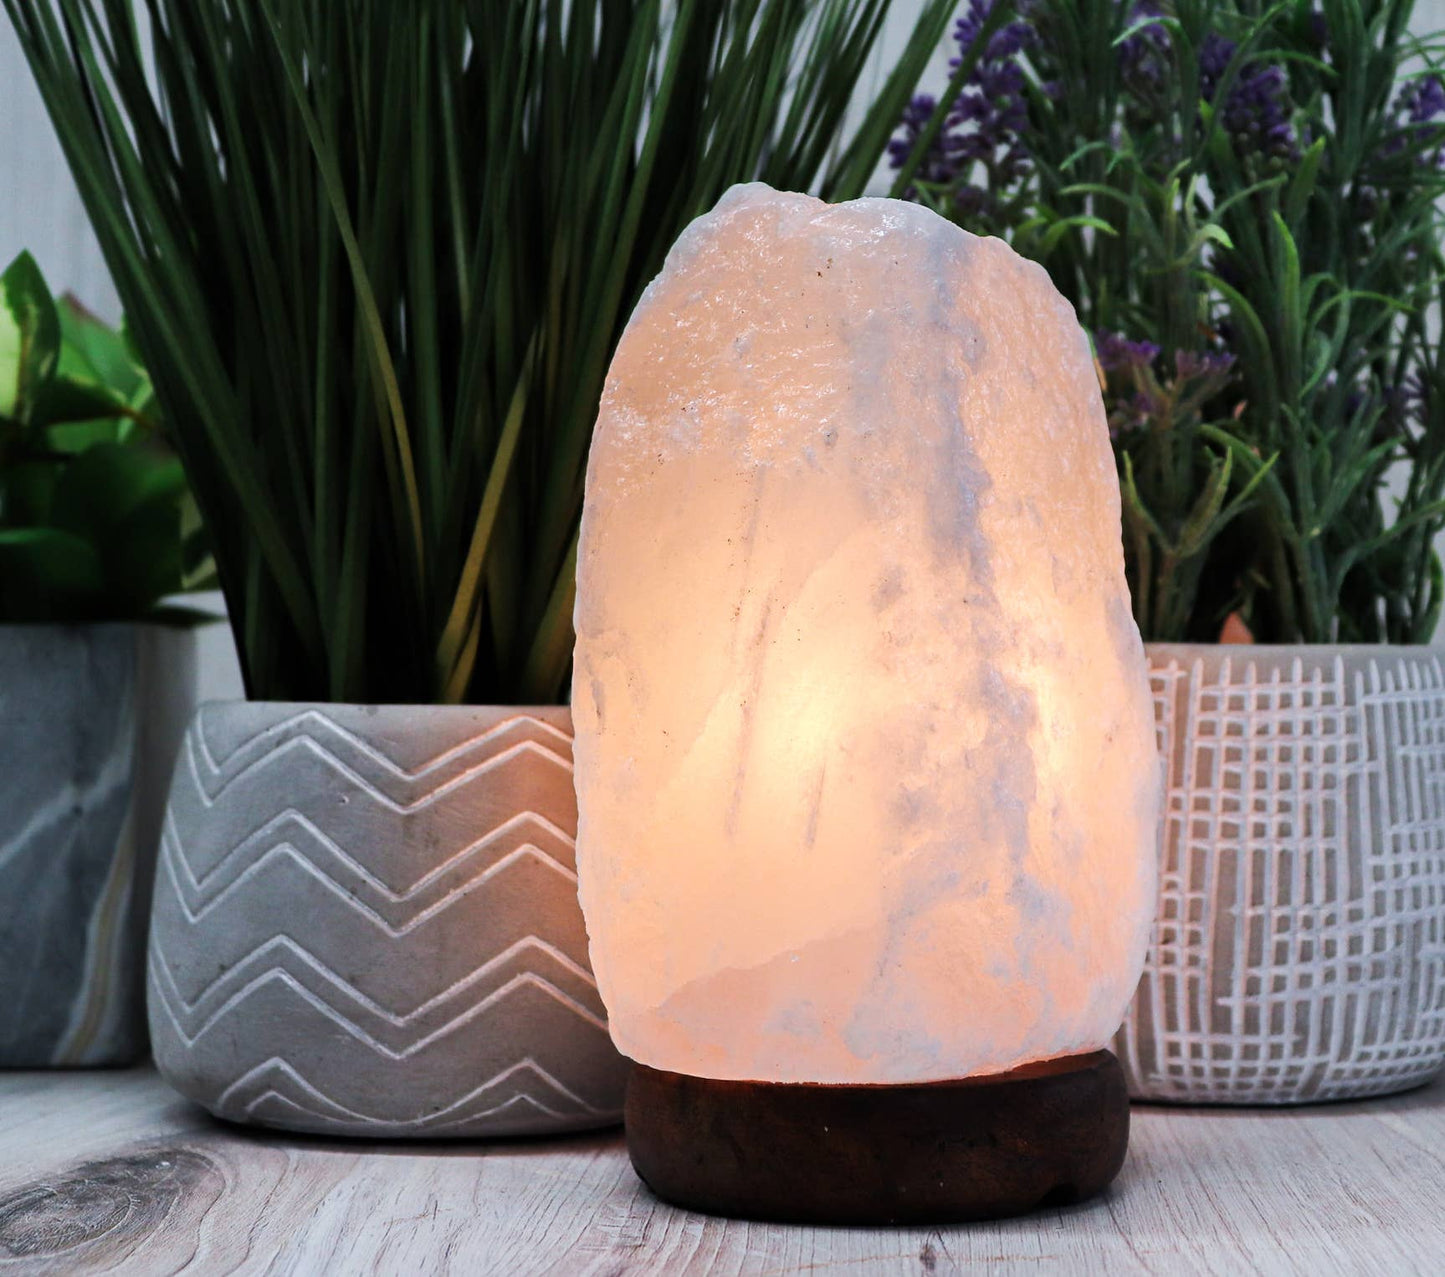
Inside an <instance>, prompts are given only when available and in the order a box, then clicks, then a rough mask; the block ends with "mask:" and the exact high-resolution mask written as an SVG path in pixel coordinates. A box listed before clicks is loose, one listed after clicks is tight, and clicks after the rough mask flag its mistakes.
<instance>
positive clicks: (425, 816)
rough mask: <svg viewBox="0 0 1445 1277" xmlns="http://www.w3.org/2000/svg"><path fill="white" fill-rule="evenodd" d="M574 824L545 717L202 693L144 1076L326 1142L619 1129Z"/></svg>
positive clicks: (556, 740) (160, 938) (554, 727)
mask: <svg viewBox="0 0 1445 1277" xmlns="http://www.w3.org/2000/svg"><path fill="white" fill-rule="evenodd" d="M576 831H577V804H576V796H575V793H574V791H573V785H572V726H571V716H570V714H569V712H568V711H567V710H566V709H565V708H558V707H549V708H545V709H514V708H475V707H432V706H421V707H418V706H398V705H389V706H356V705H319V704H318V705H287V704H263V703H247V702H231V703H226V704H216V705H207V706H203V707H202V708H201V710H200V711H199V712H198V713H197V715H196V718H195V720H194V722H193V723H192V726H191V730H190V732H189V733H188V734H187V736H186V741H185V745H184V747H183V748H182V750H181V754H180V757H179V759H178V760H177V764H176V773H175V779H174V783H173V785H172V790H171V804H170V810H169V813H168V818H167V824H166V831H165V835H164V838H163V840H162V851H161V866H162V867H161V871H160V874H159V877H158V879H157V887H156V899H155V909H154V916H153V922H152V928H151V948H150V1017H151V1033H152V1037H153V1039H154V1044H155V1057H156V1063H157V1065H158V1066H159V1067H160V1070H161V1072H162V1074H163V1075H164V1076H165V1077H166V1079H167V1080H168V1081H169V1082H171V1084H172V1085H174V1086H175V1087H176V1088H177V1089H178V1090H180V1091H181V1092H183V1093H184V1094H185V1095H187V1096H189V1097H190V1098H191V1099H193V1100H195V1101H197V1102H198V1103H200V1104H202V1105H204V1106H205V1107H206V1108H207V1109H209V1110H210V1111H211V1112H212V1113H214V1114H216V1115H217V1116H219V1117H223V1118H227V1119H229V1120H231V1121H236V1122H248V1123H254V1124H256V1125H261V1126H278V1127H284V1128H289V1129H292V1130H301V1131H311V1132H316V1133H321V1134H328V1135H329V1134H344V1135H364V1136H368V1137H372V1138H375V1137H377V1136H406V1137H434V1136H459V1135H516V1134H539V1133H545V1132H554V1131H571V1130H583V1129H586V1128H589V1127H598V1126H606V1125H611V1124H614V1123H616V1122H618V1121H619V1120H620V1119H621V1111H622V1098H623V1089H624V1085H625V1080H626V1072H625V1064H624V1062H623V1060H622V1058H621V1057H620V1056H619V1055H618V1054H617V1052H616V1051H615V1050H614V1048H613V1046H612V1043H611V1040H610V1039H609V1037H608V1034H607V1021H606V1012H605V1011H604V1009H603V1006H602V1001H601V999H600V998H599V997H598V994H597V987H596V984H595V982H594V981H593V979H592V974H591V970H590V968H589V966H588V960H587V933H586V929H585V927H584V925H583V922H582V911H581V908H580V906H579V905H578V903H577V877H576V863H575V853H574V846H573V841H574V838H575V836H576Z"/></svg>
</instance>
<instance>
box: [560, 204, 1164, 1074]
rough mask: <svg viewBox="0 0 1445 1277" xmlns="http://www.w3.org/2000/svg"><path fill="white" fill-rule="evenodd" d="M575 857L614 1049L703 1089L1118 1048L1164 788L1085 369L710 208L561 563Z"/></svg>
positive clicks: (998, 292)
mask: <svg viewBox="0 0 1445 1277" xmlns="http://www.w3.org/2000/svg"><path fill="white" fill-rule="evenodd" d="M576 621H577V650H576V665H575V673H574V684H573V712H574V718H575V723H576V729H577V744H576V766H577V772H576V774H577V783H578V795H579V800H580V807H581V823H580V830H579V841H578V864H579V872H580V875H581V889H582V901H583V907H584V911H585V913H586V916H587V922H588V929H589V933H590V936H591V947H592V960H593V964H594V967H595V970H596V974H597V978H598V981H599V985H600V988H601V992H602V995H603V998H604V1000H605V1002H606V1003H607V1007H608V1010H609V1013H610V1018H611V1025H612V1033H613V1037H614V1040H615V1041H616V1043H617V1045H618V1047H619V1048H620V1049H621V1050H622V1051H623V1052H624V1053H625V1054H627V1055H629V1056H631V1057H633V1058H634V1059H637V1060H640V1061H642V1062H644V1063H646V1064H649V1065H652V1066H653V1067H655V1068H663V1069H670V1070H674V1071H677V1072H682V1073H691V1074H695V1075H699V1076H705V1077H716V1078H747V1079H774V1080H779V1081H803V1082H904V1081H924V1080H934V1079H943V1078H952V1077H962V1076H968V1075H972V1074H980V1073H990V1072H995V1071H1000V1070H1004V1069H1008V1068H1010V1067H1013V1066H1015V1065H1017V1064H1020V1063H1022V1062H1025V1061H1028V1060H1034V1059H1042V1058H1047V1057H1051V1056H1058V1055H1064V1054H1070V1053H1073V1052H1078V1051H1087V1050H1092V1049H1095V1048H1098V1047H1101V1046H1103V1045H1105V1044H1106V1043H1107V1042H1108V1041H1109V1039H1110V1037H1111V1036H1112V1035H1113V1033H1114V1030H1115V1029H1116V1028H1117V1027H1118V1025H1119V1022H1120V1020H1121V1019H1122V1016H1123V1012H1124V1009H1125V1007H1126V1005H1127V1004H1128V1001H1129V998H1130V995H1131V994H1132V993H1133V991H1134V987H1135V984H1136V982H1137V981H1138V978H1139V972H1140V967H1141V963H1142V959H1143V952H1144V947H1145V942H1146V939H1147V936H1148V931H1149V926H1150V922H1151V916H1152V907H1153V901H1154V872H1155V869H1154V866H1155V837H1156V826H1157V821H1158V807H1159V779H1160V777H1159V764H1158V761H1157V754H1156V750H1155V742H1154V729H1153V722H1152V715H1151V711H1150V704H1149V696H1148V688H1147V677H1146V671H1145V665H1144V655H1143V649H1142V646H1141V644H1140V641H1139V636H1138V633H1137V631H1136V629H1135V627H1134V624H1133V621H1132V619H1131V616H1130V610H1129V604H1128V597H1127V591H1126V586H1125V581H1124V570H1123V559H1122V552H1121V549H1120V540H1119V498H1118V488H1117V480H1116V478H1115V472H1114V467H1113V461H1112V457H1111V453H1110V448H1109V440H1108V433H1107V426H1106V424H1105V420H1104V412H1103V408H1102V404H1101V402H1100V397H1099V390H1098V386H1097V383H1096V381H1095V377H1094V372H1093V368H1092V364H1091V360H1090V356H1089V352H1088V348H1087V344H1086V341H1085V338H1084V336H1083V334H1082V332H1081V331H1080V329H1079V326H1078V323H1077V322H1076V320H1075V317H1074V314H1073V312H1072V310H1071V309H1070V308H1069V306H1068V304H1067V303H1066V302H1065V301H1064V300H1063V299H1062V298H1061V297H1060V296H1059V294H1058V293H1057V292H1056V291H1055V289H1054V288H1053V286H1052V284H1051V283H1050V282H1049V279H1048V277H1047V275H1046V274H1045V272H1044V271H1043V270H1042V269H1041V268H1039V267H1038V266H1036V265H1033V264H1031V263H1028V262H1025V261H1024V260H1023V259H1022V258H1020V257H1018V256H1017V255H1016V254H1015V253H1014V252H1013V251H1012V250H1010V249H1009V248H1008V247H1007V246H1005V245H1004V244H1003V243H1002V242H1000V241H997V240H990V239H979V238H976V237H974V236H972V235H969V234H967V233H965V232H964V231H961V230H959V229H957V228H956V227H954V226H951V225H950V224H948V223H947V222H945V221H944V220H943V219H941V218H939V217H937V216H936V215H934V214H933V213H931V212H928V211H927V210H925V209H922V208H919V207H917V206H914V205H909V204H904V203H899V202H895V201H891V200H876V199H865V200H858V201H856V202H853V203H849V204H842V205H831V206H830V205H825V204H823V203H821V202H819V201H817V200H814V199H811V198H808V197H806V196H801V195H788V194H779V193H776V192H773V191H771V190H769V189H768V188H766V187H763V186H758V185H753V186H744V187H735V188H734V189H732V190H731V191H729V192H728V193H727V195H725V196H724V197H723V199H722V201H721V202H720V203H719V204H718V206H717V208H716V209H714V210H713V211H712V212H711V213H709V214H708V215H706V216H705V217H702V218H700V219H698V220H697V221H696V222H694V223H693V224H692V226H691V227H690V228H689V229H688V230H687V231H686V233H685V234H684V235H683V236H682V237H681V239H680V240H679V241H678V243H677V245H676V246H675V248H674V249H673V251H672V253H671V254H670V255H669V257H668V259H667V263H666V266H665V268H664V269H663V272H662V274H661V275H660V276H659V277H658V278H657V279H656V280H655V281H654V282H653V284H652V285H651V287H650V288H649V289H648V290H647V292H646V294H645V295H644V297H643V299H642V301H641V302H640V303H639V304H638V307H637V310H636V313H635V314H634V315H633V317H632V320H631V322H630V324H629V325H628V328H627V331H626V334H625V336H624V337H623V340H622V343H621V346H620V348H619V350H618V352H617V355H616V358H615V359H614V361H613V364H612V368H611V371H610V373H609V375H608V380H607V388H606V392H605V394H604V396H603V401H602V407H601V413H600V416H599V418H598V423H597V431H596V436H595V439H594V442H593V445H592V454H591V459H590V464H589V468H588V475H587V500H586V509H585V513H584V516H583V526H582V540H581V548H580V556H579V561H578V601H577V612H576Z"/></svg>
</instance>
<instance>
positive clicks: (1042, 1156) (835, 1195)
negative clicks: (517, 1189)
mask: <svg viewBox="0 0 1445 1277" xmlns="http://www.w3.org/2000/svg"><path fill="white" fill-rule="evenodd" d="M1128 1143H1129V1095H1128V1092H1127V1091H1126V1090H1125V1087H1124V1074H1123V1070H1122V1069H1121V1068H1120V1067H1119V1061H1118V1060H1116V1059H1115V1058H1114V1056H1113V1055H1112V1054H1111V1053H1110V1052H1108V1051H1096V1052H1094V1053H1093V1054H1090V1055H1076V1056H1069V1057H1067V1058H1065V1059H1059V1060H1048V1061H1045V1062H1043V1063H1040V1064H1031V1065H1028V1066H1026V1067H1024V1068H1021V1069H1015V1070H1013V1071H1011V1072H1009V1073H996V1074H993V1075H990V1076H987V1077H971V1078H961V1079H959V1080H958V1081H954V1082H927V1083H918V1084H910V1085H901V1086H839V1085H821V1084H819V1085H814V1084H799V1083H786V1082H724V1081H717V1080H715V1079H710V1078H698V1077H688V1076H686V1075H684V1074H680V1073H666V1072H662V1071H660V1070H657V1069H650V1068H648V1067H646V1066H645V1065H641V1064H634V1065H633V1070H632V1079H631V1081H630V1082H629V1084H628V1091H627V1151H628V1153H629V1154H630V1155H631V1157H632V1165H633V1167H634V1168H636V1170H637V1173H638V1175H640V1176H641V1177H642V1179H643V1180H644V1181H645V1182H646V1184H647V1186H648V1187H649V1188H651V1189H652V1191H653V1192H654V1193H656V1194H657V1196H659V1197H661V1198H662V1199H663V1200H664V1201H669V1202H672V1203H674V1204H675V1205H678V1206H685V1207H688V1208H690V1209H692V1210H699V1211H705V1212H707V1213H708V1214H711V1215H732V1216H738V1217H741V1218H745V1219H771V1220H784V1221H789V1222H794V1223H816V1224H902V1223H947V1222H953V1221H959V1220H969V1219H993V1218H998V1217H1000V1216H1004V1215H1018V1214H1021V1213H1023V1212H1024V1211H1029V1210H1033V1209H1034V1208H1035V1207H1038V1206H1055V1205H1063V1204H1066V1203H1069V1202H1078V1201H1082V1200H1083V1199H1085V1198H1087V1197H1092V1196H1093V1195H1094V1194H1095V1193H1098V1192H1100V1191H1102V1190H1103V1189H1104V1188H1105V1187H1107V1186H1108V1184H1109V1182H1110V1181H1111V1180H1112V1179H1113V1178H1114V1176H1115V1175H1117V1174H1118V1172H1119V1168H1120V1167H1121V1166H1122V1165H1123V1164H1124V1151H1125V1149H1126V1148H1127V1147H1128Z"/></svg>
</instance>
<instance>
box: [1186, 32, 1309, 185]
mask: <svg viewBox="0 0 1445 1277" xmlns="http://www.w3.org/2000/svg"><path fill="white" fill-rule="evenodd" d="M1238 49H1239V46H1238V45H1236V44H1235V42H1234V41H1233V40H1231V39H1229V38H1228V37H1227V36H1222V35H1220V34H1219V33H1218V32H1217V31H1211V32H1210V33H1209V34H1208V35H1207V36H1205V38H1204V43H1203V44H1202V45H1201V46H1200V48H1199V91H1200V94H1201V95H1202V96H1203V97H1204V98H1205V99H1206V100H1207V101H1209V102H1215V99H1216V98H1217V97H1218V95H1219V89H1220V84H1221V82H1222V81H1223V79H1224V73H1225V71H1226V70H1227V69H1228V67H1229V64H1230V62H1231V60H1232V59H1233V58H1234V56H1235V54H1236V53H1237V52H1238ZM1215 106H1216V108H1217V109H1218V111H1219V119H1220V122H1221V124H1222V125H1223V126H1224V129H1225V131H1226V132H1227V133H1228V134H1229V135H1230V137H1231V139H1232V141H1233V143H1234V149H1235V152H1236V154H1238V155H1241V156H1248V155H1257V156H1261V157H1263V158H1265V159H1279V160H1298V159H1299V156H1300V138H1299V136H1298V135H1297V134H1296V132H1295V129H1294V126H1293V124H1291V122H1290V100H1289V77H1288V75H1286V74H1285V69H1284V67H1282V66H1280V65H1278V64H1276V63H1264V64H1262V63H1258V62H1249V63H1246V64H1245V65H1244V66H1242V67H1241V68H1240V69H1239V73H1238V74H1237V75H1236V76H1235V78H1234V83H1233V84H1231V85H1230V87H1229V92H1228V93H1227V94H1226V95H1225V99H1224V102H1223V103H1222V104H1221V103H1218V102H1215Z"/></svg>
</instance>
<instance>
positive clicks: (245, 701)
mask: <svg viewBox="0 0 1445 1277" xmlns="http://www.w3.org/2000/svg"><path fill="white" fill-rule="evenodd" d="M251 707H255V708H256V709H258V710H261V709H264V710H278V709H290V710H296V711H298V712H299V711H302V710H308V709H320V710H350V711H360V712H363V713H374V714H389V713H391V712H392V711H394V710H405V711H407V712H409V713H410V712H417V711H422V712H426V713H439V714H478V713H491V714H495V713H497V712H498V711H507V712H510V713H514V714H533V715H543V714H555V713H557V711H558V710H566V711H568V712H571V709H572V706H571V705H570V704H565V703H558V704H552V705H535V704H527V705H512V704H507V703H502V702H498V703H494V704H485V705H482V704H477V705H470V704H468V705H438V704H435V703H434V702H427V701H380V702H376V701H262V700H251V699H250V698H245V697H227V698H223V699H217V700H209V701H201V702H200V703H199V704H198V705H197V706H196V710H197V712H199V711H201V710H209V709H214V710H240V709H242V708H251Z"/></svg>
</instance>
